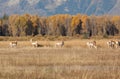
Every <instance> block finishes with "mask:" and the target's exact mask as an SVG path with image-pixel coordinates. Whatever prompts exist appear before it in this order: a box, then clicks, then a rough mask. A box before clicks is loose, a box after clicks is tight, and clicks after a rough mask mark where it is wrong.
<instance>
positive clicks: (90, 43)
mask: <svg viewBox="0 0 120 79" xmlns="http://www.w3.org/2000/svg"><path fill="white" fill-rule="evenodd" d="M86 44H87V46H88V47H89V48H96V49H97V45H96V41H91V42H87V43H86Z"/></svg>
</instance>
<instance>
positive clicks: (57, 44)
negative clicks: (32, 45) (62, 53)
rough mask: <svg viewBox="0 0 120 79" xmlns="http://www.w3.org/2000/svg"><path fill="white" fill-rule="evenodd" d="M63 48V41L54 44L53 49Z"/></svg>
mask: <svg viewBox="0 0 120 79" xmlns="http://www.w3.org/2000/svg"><path fill="white" fill-rule="evenodd" d="M63 46H64V41H61V42H58V43H56V44H55V47H63Z"/></svg>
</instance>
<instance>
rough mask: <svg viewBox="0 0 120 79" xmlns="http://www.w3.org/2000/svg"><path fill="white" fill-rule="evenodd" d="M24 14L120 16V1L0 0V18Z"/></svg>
mask: <svg viewBox="0 0 120 79" xmlns="http://www.w3.org/2000/svg"><path fill="white" fill-rule="evenodd" d="M24 13H29V14H38V15H40V16H49V15H54V14H72V15H73V14H78V13H80V14H87V15H104V14H110V15H120V0H0V16H3V15H4V14H7V15H11V14H24Z"/></svg>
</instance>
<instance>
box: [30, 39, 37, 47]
mask: <svg viewBox="0 0 120 79" xmlns="http://www.w3.org/2000/svg"><path fill="white" fill-rule="evenodd" d="M30 42H31V44H32V46H33V47H38V42H37V41H33V39H31V40H30Z"/></svg>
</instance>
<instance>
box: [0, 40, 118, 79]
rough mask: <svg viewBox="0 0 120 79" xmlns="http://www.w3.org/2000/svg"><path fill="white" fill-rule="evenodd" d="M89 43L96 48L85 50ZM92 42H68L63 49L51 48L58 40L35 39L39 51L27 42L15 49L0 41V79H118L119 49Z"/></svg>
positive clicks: (19, 43) (104, 43)
mask: <svg viewBox="0 0 120 79" xmlns="http://www.w3.org/2000/svg"><path fill="white" fill-rule="evenodd" d="M92 40H96V41H97V45H98V46H99V48H98V49H94V48H93V49H88V47H87V46H86V42H88V41H92ZM92 40H88V39H86V40H85V39H74V40H67V41H65V46H64V47H63V48H55V47H54V45H55V43H56V42H59V41H48V40H46V41H40V40H38V43H39V44H40V45H41V46H42V47H38V48H34V47H32V46H31V44H30V42H29V40H27V41H18V46H17V47H15V48H10V47H9V42H10V41H0V79H120V74H119V73H120V61H119V60H120V52H119V51H120V49H119V48H118V49H109V48H107V45H106V42H107V41H108V40H109V39H92ZM46 46H49V47H46Z"/></svg>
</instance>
